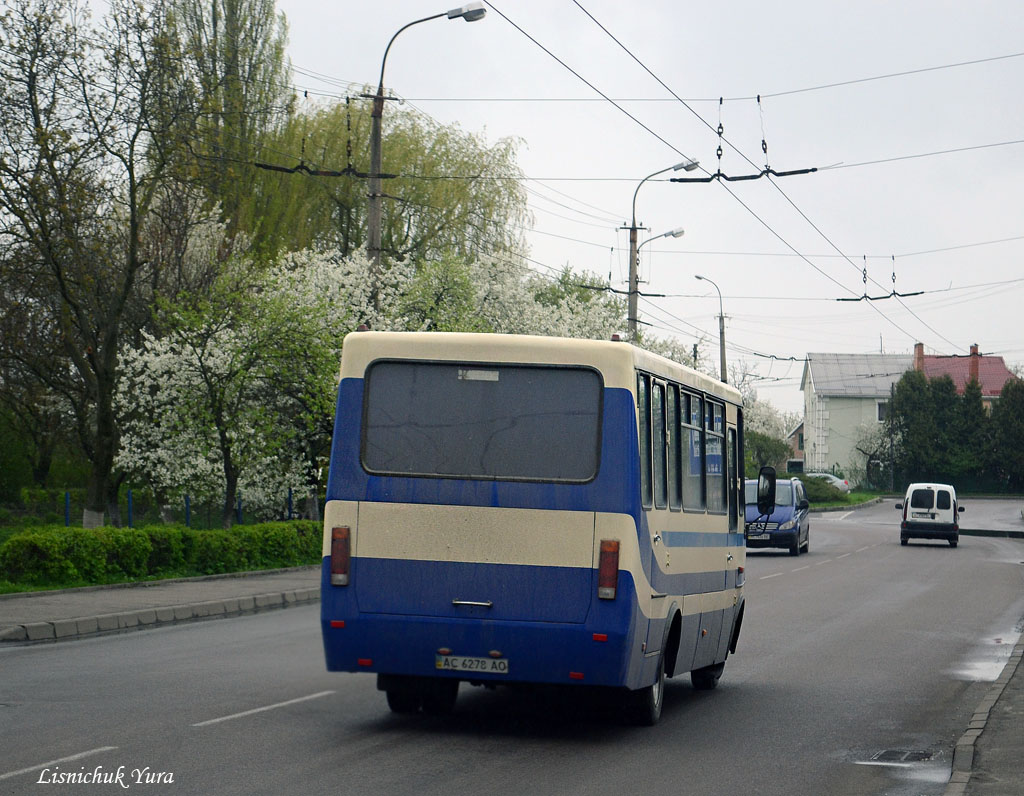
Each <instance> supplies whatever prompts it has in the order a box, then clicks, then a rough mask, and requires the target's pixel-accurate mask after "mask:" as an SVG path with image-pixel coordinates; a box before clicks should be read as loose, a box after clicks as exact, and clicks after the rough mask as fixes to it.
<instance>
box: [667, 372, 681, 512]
mask: <svg viewBox="0 0 1024 796" xmlns="http://www.w3.org/2000/svg"><path fill="white" fill-rule="evenodd" d="M667 389H668V392H667V393H666V395H665V398H666V402H665V420H666V426H667V427H668V507H669V508H670V509H672V510H673V511H679V509H680V508H681V507H682V484H681V483H680V480H679V464H680V462H679V451H680V447H681V443H682V440H683V435H682V429H681V428H680V423H679V388H678V387H676V386H675V385H674V384H670V385H668V388H667Z"/></svg>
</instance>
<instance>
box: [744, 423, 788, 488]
mask: <svg viewBox="0 0 1024 796" xmlns="http://www.w3.org/2000/svg"><path fill="white" fill-rule="evenodd" d="M743 452H744V458H745V459H746V462H745V463H744V466H743V469H744V472H745V473H746V477H747V478H757V474H758V473H759V472H760V470H761V468H762V467H765V466H766V465H770V466H772V467H778V466H780V465H784V464H785V462H786V459H788V458H789V454H790V447H789V444H788V443H787V442H786V441H785V440H782V439H776V438H775V437H772V436H769V435H768V434H763V433H761V432H759V431H746V432H745V433H744V435H743Z"/></svg>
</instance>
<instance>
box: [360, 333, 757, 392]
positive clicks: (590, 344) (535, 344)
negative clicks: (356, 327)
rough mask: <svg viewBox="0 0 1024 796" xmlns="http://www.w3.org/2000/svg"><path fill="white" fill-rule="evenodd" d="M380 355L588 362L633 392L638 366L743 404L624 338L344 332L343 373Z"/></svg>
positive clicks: (713, 382) (714, 383) (609, 381)
mask: <svg viewBox="0 0 1024 796" xmlns="http://www.w3.org/2000/svg"><path fill="white" fill-rule="evenodd" d="M378 359H420V360H428V361H430V360H436V361H458V362H515V363H520V364H534V363H537V364H545V365H586V366H590V367H593V368H596V369H597V370H599V371H600V372H601V373H602V375H603V377H604V382H605V386H607V387H619V388H623V389H628V390H630V391H634V390H635V389H636V378H635V376H634V370H635V369H636V368H639V369H641V370H645V371H648V372H650V373H654V374H657V375H662V376H665V377H667V378H672V379H674V380H676V381H681V382H683V383H685V384H687V385H690V386H692V387H695V388H697V389H700V390H702V391H704V392H707V393H709V394H713V395H717V396H719V397H720V398H722V399H724V400H727V401H730V402H731V403H734V404H739V403H740V401H741V398H740V393H739V391H738V390H736V389H735V388H733V387H731V386H729V385H727V384H722V383H721V382H719V381H718V380H717V379H715V378H712V377H711V376H708V375H706V374H704V373H700V372H698V371H696V370H693V369H692V368H689V367H687V366H685V365H681V364H680V363H678V362H674V361H673V360H670V359H667V358H665V357H662V356H659V355H658V354H653V353H651V352H650V351H645V350H644V349H642V348H638V347H636V346H634V345H631V344H629V343H625V342H618V341H612V340H586V339H581V338H567V337H543V336H538V335H517V334H487V333H477V332H352V333H351V334H348V335H346V337H345V341H344V354H343V356H342V363H341V374H340V375H341V378H343V379H345V378H362V377H363V375H364V374H365V372H366V368H367V367H368V366H369V365H370V363H371V362H373V361H374V360H378Z"/></svg>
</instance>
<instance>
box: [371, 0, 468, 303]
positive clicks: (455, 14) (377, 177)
mask: <svg viewBox="0 0 1024 796" xmlns="http://www.w3.org/2000/svg"><path fill="white" fill-rule="evenodd" d="M486 14H487V9H486V8H484V6H483V3H479V2H475V3H469V4H467V5H464V6H460V7H459V8H453V9H452V10H451V11H447V12H442V13H440V14H432V15H431V16H429V17H423V18H422V19H415V20H413V21H412V22H410V23H408V24H407V25H403V26H402V27H401V28H399V29H398V32H397V33H395V35H394V36H392V37H391V40H390V41H389V42H388V46H387V47H386V48H385V49H384V57H383V58H382V59H381V62H380V80H379V81H378V83H377V93H376V94H374V95H373V112H372V113H371V114H370V119H371V123H370V185H369V188H370V190H369V194H368V196H367V198H368V199H369V206H368V207H367V211H366V235H367V239H368V240H367V243H366V254H367V256H368V257H369V259H370V282H371V287H370V290H371V295H372V297H373V306H374V309H377V308H378V305H379V301H380V295H379V294H380V269H381V265H380V249H381V226H382V220H381V216H382V212H381V200H382V199H383V193H382V191H383V189H382V187H381V177H382V176H383V175H382V174H381V168H382V164H381V121H382V119H383V117H384V100H385V97H384V68H385V67H386V66H387V62H388V52H389V51H390V50H391V45H392V44H394V43H395V39H397V38H398V35H399V34H400V33H401V32H402V31H403V30H406V29H408V28H411V27H412V26H413V25H419V24H420V23H421V22H429V21H430V20H432V19H440V18H441V17H448V19H464V20H465V21H466V22H476V21H477V20H479V19H483V18H484V16H485V15H486Z"/></svg>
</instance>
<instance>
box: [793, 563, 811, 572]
mask: <svg viewBox="0 0 1024 796" xmlns="http://www.w3.org/2000/svg"><path fill="white" fill-rule="evenodd" d="M810 568H811V565H810V564H808V565H807V566H806V567H797V568H796V569H791V570H790V572H799V571H800V570H802V569H810Z"/></svg>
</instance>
